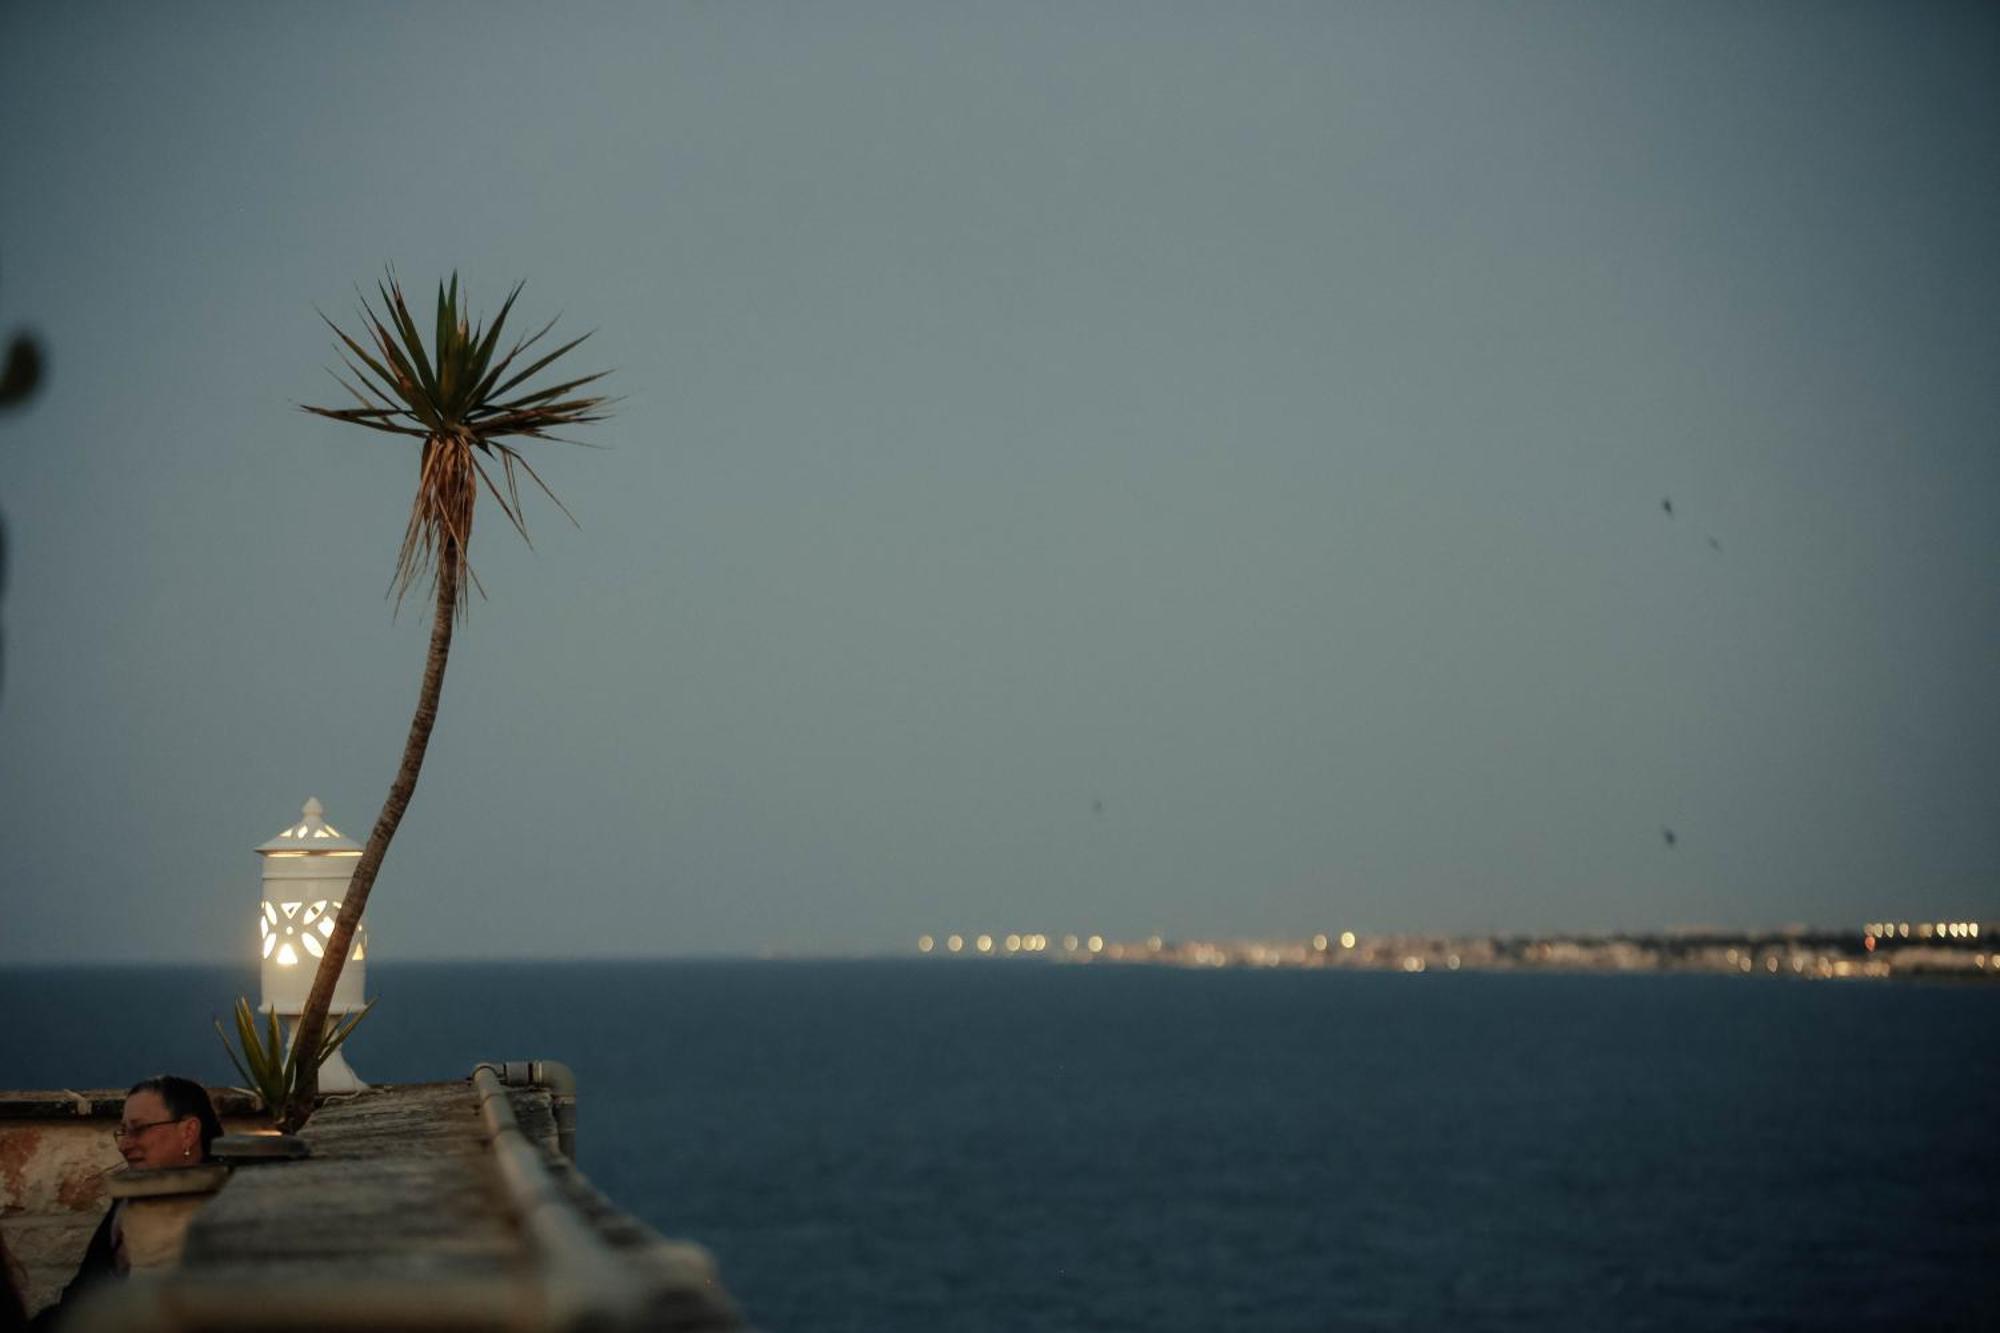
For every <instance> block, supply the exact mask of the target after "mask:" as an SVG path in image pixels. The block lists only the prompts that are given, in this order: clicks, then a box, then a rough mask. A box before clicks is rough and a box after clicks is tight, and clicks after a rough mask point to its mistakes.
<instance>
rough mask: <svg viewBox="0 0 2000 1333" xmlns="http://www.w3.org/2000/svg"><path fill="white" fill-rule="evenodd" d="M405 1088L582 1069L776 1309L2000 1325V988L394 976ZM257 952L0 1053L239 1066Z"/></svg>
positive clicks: (1581, 979) (47, 983) (784, 967)
mask: <svg viewBox="0 0 2000 1333" xmlns="http://www.w3.org/2000/svg"><path fill="white" fill-rule="evenodd" d="M370 980H371V989H373V990H375V991H376V992H377V993H378V994H380V996H381V997H382V1003H381V1005H380V1007H379V1008H378V1009H377V1010H376V1011H375V1014H374V1015H373V1016H372V1017H371V1018H370V1019H369V1021H368V1024H367V1025H366V1026H365V1027H364V1028H363V1029H362V1031H361V1033H360V1035H359V1036H357V1037H356V1038H355V1040H354V1043H353V1045H352V1046H351V1048H350V1051H351V1058H352V1060H353V1063H354V1065H355V1067H356V1069H358V1070H359V1071H360V1072H361V1073H362V1075H363V1076H364V1077H367V1078H370V1079H373V1080H376V1081H402V1080H430V1079H437V1078H443V1077H456V1076H460V1075H463V1074H464V1073H466V1072H468V1071H469V1070H470V1068H471V1066H472V1065H473V1063H474V1062H476V1061H478V1060H481V1059H494V1058H501V1059H528V1058H537V1057H545V1058H554V1059H560V1060H563V1061H565V1062H566V1063H568V1064H569V1065H571V1066H572V1067H573V1068H574V1069H575V1070H576V1071H577V1075H578V1078H579V1080H580V1082H581V1088H582V1100H581V1115H582V1123H581V1134H580V1153H581V1158H582V1165H583V1167H584V1169H585V1170H586V1171H587V1172H588V1173H589V1174H590V1175H591V1177H592V1178H593V1179H594V1180H596V1182H597V1183H598V1184H599V1185H600V1186H601V1187H602V1188H603V1189H604V1190H605V1191H606V1192H607V1193H609V1194H610V1195H612V1196H613V1197H614V1198H615V1199H617V1200H618V1201H619V1202H620V1203H621V1204H623V1205H624V1206H625V1207H626V1208H628V1209H629V1210H631V1211H632V1212H635V1213H637V1214H638V1215H640V1216H642V1217H644V1218H645V1219H646V1220H648V1221H649V1222H651V1223H652V1224H653V1225H654V1226H656V1227H658V1228H659V1229H660V1230H662V1231H664V1232H666V1233H667V1234H669V1235H675V1236H685V1237H689V1238H692V1239H696V1240H699V1241H701V1242H703V1243H704V1244H706V1245H707V1246H708V1247H709V1248H710V1249H711V1250H713V1251H714V1252H715V1254H716V1255H717V1257H718V1259H719V1260H720V1262H721V1265H722V1270H723V1275H724V1278H725V1280H726V1281H727V1282H728V1284H729V1286H730V1287H731V1289H732V1290H733V1291H734V1292H735V1293H736V1295H737V1296H738V1298H739V1299H740V1300H741V1301H742V1302H743V1304H744V1305H745V1306H746V1307H747V1309H748V1311H749V1313H750V1315H751V1316H752V1318H753V1319H754V1320H755V1321H756V1322H757V1323H758V1324H759V1325H760V1326H762V1327H765V1328H769V1329H773V1330H821V1329H831V1330H845V1329H853V1330H861V1329H868V1330H934V1329H967V1330H984V1329H994V1330H1002V1329H1004V1330H1100V1329H1102V1330H1108V1329H1134V1330H1197V1329H1200V1330H1211V1329H1273V1330H1276V1329H1331V1328H1445V1327H1449V1328H1457V1329H1501V1330H1517V1329H1518V1330H1527V1329H1547V1328H1575V1329H1675V1330H1680V1329H1772V1328H1879V1329H1910V1328H1954V1327H1959V1328H1996V1327H2000V1070H1996V1052H2000V988H1995V987H1957V986H1947V985H1922V984H1900V983H1899V984H1846V985H1842V984H1809V983H1797V982H1784V981H1763V980H1752V979H1734V978H1709V977H1598V976H1575V977H1568V976H1531V975H1485V976H1481V975H1470V974H1457V975H1449V974H1447V975H1437V974H1431V973H1426V974H1423V975H1421V976H1402V975H1388V974H1355V973H1305V972H1251V971H1172V970H1165V969H1151V968H1109V967H1060V966H1045V965H1038V964H1026V963H985V964H981V963H954V962H929V961H925V962H916V961H911V962H859V963H805V962H727V963H721V962H714V963H702V962H665V963H617V964H603V963H592V964H512V965H447V964H434V965H405V966H401V967H398V966H392V965H378V966H375V967H372V968H371V972H370ZM253 986H254V976H253V975H252V974H251V973H250V972H249V971H248V970H247V969H246V970H244V971H242V972H236V971H233V970H228V969H28V970H13V971H0V1019H4V1021H0V1068H4V1070H5V1074H4V1078H0V1083H4V1084H5V1085H11V1086H14V1087H36V1086H71V1087H80V1086H90V1085H97V1086H106V1085H120V1086H122V1085H124V1084H127V1083H129V1082H131V1081H132V1080H134V1079H136V1078H138V1077H140V1076H142V1075H145V1074H149V1073H154V1072H157V1071H159V1070H162V1069H170V1070H174V1071H177V1072H184V1073H189V1074H192V1075H195V1076H197V1077H201V1078H204V1079H206V1080H209V1081H212V1082H218V1083H221V1082H230V1081H233V1076H232V1075H231V1071H230V1069H229V1067H228V1064H227V1062H226V1061H225V1059H224V1058H223V1056H222V1054H221V1051H220V1047H219V1046H218V1044H217V1043H216V1040H215V1037H214V1034H213V1032H212V1031H211V1030H210V1028H209V1017H210V1015H211V1014H220V1013H224V1012H225V1011H226V1009H227V1006H228V1005H229V1004H230V1002H231V1001H232V999H233V997H234V996H235V995H236V994H237V993H238V992H239V991H245V990H249V989H250V988H252V987H253Z"/></svg>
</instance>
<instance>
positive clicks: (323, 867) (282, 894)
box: [257, 798, 368, 1092]
mask: <svg viewBox="0 0 2000 1333" xmlns="http://www.w3.org/2000/svg"><path fill="white" fill-rule="evenodd" d="M325 814H326V809H325V807H323V806H322V805H320V803H319V801H318V800H317V799H316V798H315V799H308V800H307V801H306V803H305V808H304V810H302V811H301V812H300V817H299V820H298V822H297V823H295V824H292V825H291V826H289V827H288V828H286V829H284V830H283V831H282V832H280V833H279V834H278V836H277V837H275V838H273V839H271V840H270V841H269V842H267V843H265V844H263V845H262V846H260V847H259V848H258V849H257V854H258V855H259V856H261V857H263V858H264V898H263V901H262V902H261V903H259V904H258V910H257V941H258V943H257V947H258V948H259V949H260V950H261V951H262V953H263V955H264V976H263V981H264V996H263V1003H262V1004H261V1005H260V1006H259V1008H261V1009H263V1010H264V1011H266V1012H270V1011H276V1013H277V1014H278V1016H279V1017H280V1018H283V1019H286V1020H288V1022H289V1026H290V1029H291V1033H292V1039H293V1040H294V1041H296V1040H297V1039H298V1022H299V1016H300V1015H301V1014H303V1013H304V1012H305V1007H306V997H307V996H308V995H309V994H311V992H312V984H313V974H314V973H315V972H317V971H318V970H319V959H320V955H321V954H322V953H324V952H325V951H326V937H327V936H329V935H331V934H333V919H334V918H335V917H336V916H338V915H339V914H340V903H341V900H342V899H343V898H345V897H346V896H347V881H348V880H349V879H350V878H351V877H352V876H353V874H354V865H355V863H356V862H357V861H359V860H360V859H361V844H360V843H358V842H356V841H354V840H353V839H352V838H343V837H341V836H340V830H339V829H336V828H335V827H334V826H333V825H331V824H329V823H327V822H326V819H325V818H324V816H325ZM367 959H368V931H367V928H366V927H364V926H360V925H356V926H355V928H354V947H353V948H352V949H350V950H349V951H348V955H347V966H345V967H343V968H342V969H341V970H340V981H339V984H337V985H336V986H335V987H334V988H333V1004H332V1005H331V1007H330V1008H329V1009H328V1011H327V1022H328V1024H329V1026H330V1025H331V1024H332V1022H333V1021H334V1020H335V1019H337V1018H339V1017H340V1015H342V1014H348V1013H354V1012H357V1011H359V1010H360V1008H361V1007H362V1005H363V1004H365V1003H366V1001H365V1000H364V999H363V998H362V992H363V990H364V989H365V982H366V980H367V972H368V967H367ZM367 1086H368V1085H367V1084H366V1083H363V1082H362V1081H361V1080H360V1078H359V1077H357V1076H356V1075H355V1072H354V1071H353V1070H352V1069H349V1068H348V1067H347V1059H346V1057H345V1054H344V1051H335V1052H334V1053H333V1054H332V1055H331V1056H330V1057H328V1059H327V1061H326V1063H325V1064H323V1065H321V1066H320V1067H319V1087H320V1091H321V1092H359V1091H361V1090H362V1089H363V1088H366V1087H367Z"/></svg>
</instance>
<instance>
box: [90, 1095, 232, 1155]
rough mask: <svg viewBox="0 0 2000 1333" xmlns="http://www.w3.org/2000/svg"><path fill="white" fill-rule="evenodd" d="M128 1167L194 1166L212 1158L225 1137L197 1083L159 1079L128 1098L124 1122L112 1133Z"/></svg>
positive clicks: (206, 1096) (126, 1096)
mask: <svg viewBox="0 0 2000 1333" xmlns="http://www.w3.org/2000/svg"><path fill="white" fill-rule="evenodd" d="M112 1132H113V1134H114V1135H115V1136H116V1138H117V1140H118V1151H119V1152H120V1153H123V1154H124V1156H125V1161H126V1164H127V1165H130V1166H145V1167H163V1166H193V1165H194V1164H195V1163H196V1162H201V1161H206V1160H207V1159H208V1145H209V1144H210V1143H212V1142H213V1141H214V1140H215V1136H216V1135H218V1134H220V1133H221V1132H222V1122H221V1121H220V1120H218V1119H217V1118H216V1115H215V1107H214V1105H213V1104H211V1103H210V1102H209V1100H208V1090H207V1089H206V1088H204V1087H202V1086H201V1084H199V1083H196V1082H195V1081H194V1080H193V1079H188V1078H175V1077H174V1076H173V1075H172V1074H161V1075H159V1076H158V1077H156V1078H147V1079H141V1080H139V1081H138V1082H137V1083H134V1084H133V1085H132V1090H131V1091H130V1092H128V1093H126V1094H125V1118H124V1119H123V1120H122V1121H120V1122H119V1125H118V1128H117V1129H116V1130H114V1131H112Z"/></svg>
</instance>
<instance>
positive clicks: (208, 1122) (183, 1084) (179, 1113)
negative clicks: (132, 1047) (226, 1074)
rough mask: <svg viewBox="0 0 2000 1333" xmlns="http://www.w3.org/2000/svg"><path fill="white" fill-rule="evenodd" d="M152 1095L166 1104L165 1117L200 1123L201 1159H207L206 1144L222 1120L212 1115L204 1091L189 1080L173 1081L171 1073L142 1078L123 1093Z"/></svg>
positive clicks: (219, 1126)
mask: <svg viewBox="0 0 2000 1333" xmlns="http://www.w3.org/2000/svg"><path fill="white" fill-rule="evenodd" d="M140 1092H156V1093H158V1094H159V1096H160V1100H161V1101H162V1102H164V1103H165V1104H166V1108H167V1114H168V1115H170V1116H172V1117H173V1118H174V1119H176V1120H179V1119H182V1118H183V1117H185V1116H193V1117H194V1118H195V1119H196V1120H198V1121H200V1122H201V1159H202V1160H203V1161H204V1162H205V1161H207V1160H208V1145H209V1144H211V1143H213V1142H215V1139H216V1136H217V1135H219V1134H221V1133H222V1121H221V1120H220V1119H219V1118H217V1116H216V1114H215V1103H213V1102H211V1101H209V1099H208V1089H207V1088H204V1087H202V1086H201V1084H199V1083H197V1082H195V1081H194V1080H193V1079H191V1078H177V1077H175V1076H174V1075H172V1074H155V1075H154V1076H153V1077H151V1078H142V1079H140V1080H139V1081H138V1082H137V1083H134V1084H133V1085H132V1086H131V1087H130V1088H129V1089H128V1090H127V1091H126V1093H125V1095H126V1096H127V1097H130V1096H132V1095H133V1094H134V1093H140Z"/></svg>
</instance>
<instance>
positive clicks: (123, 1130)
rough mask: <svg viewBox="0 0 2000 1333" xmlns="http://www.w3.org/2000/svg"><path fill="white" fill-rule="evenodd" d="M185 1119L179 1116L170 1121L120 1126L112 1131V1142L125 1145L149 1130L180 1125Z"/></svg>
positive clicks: (152, 1121) (149, 1121) (150, 1121)
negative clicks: (127, 1141) (128, 1140)
mask: <svg viewBox="0 0 2000 1333" xmlns="http://www.w3.org/2000/svg"><path fill="white" fill-rule="evenodd" d="M185 1119H187V1117H186V1116H184V1115H177V1116H174V1117H173V1118H172V1119H170V1120H148V1121H147V1122H146V1123H145V1124H143V1125H120V1126H118V1128H116V1129H114V1130H112V1131H111V1141H112V1142H113V1143H123V1142H125V1141H126V1140H127V1139H136V1138H138V1137H139V1136H140V1135H141V1134H144V1133H145V1132H146V1131H147V1130H149V1129H158V1128H159V1127H160V1126H161V1125H178V1124H179V1123H180V1122H181V1121H183V1120H185Z"/></svg>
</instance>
